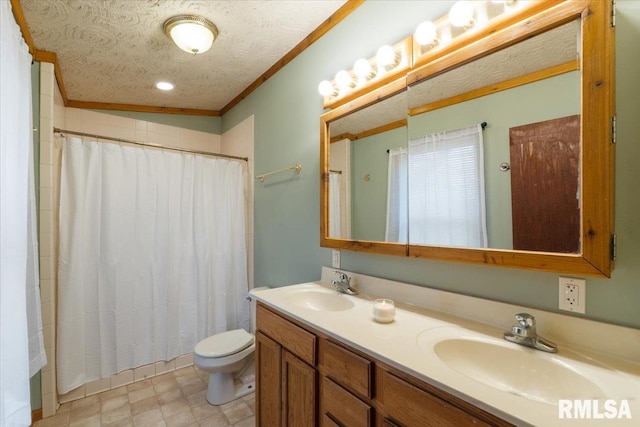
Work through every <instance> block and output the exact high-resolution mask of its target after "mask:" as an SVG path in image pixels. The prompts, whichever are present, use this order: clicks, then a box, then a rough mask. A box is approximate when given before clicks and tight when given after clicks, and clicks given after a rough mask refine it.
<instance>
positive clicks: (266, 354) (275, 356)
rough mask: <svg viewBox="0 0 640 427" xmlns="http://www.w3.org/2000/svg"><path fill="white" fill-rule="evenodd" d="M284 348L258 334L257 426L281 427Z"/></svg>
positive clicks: (256, 356)
mask: <svg viewBox="0 0 640 427" xmlns="http://www.w3.org/2000/svg"><path fill="white" fill-rule="evenodd" d="M281 352H282V347H281V346H280V345H279V344H278V343H277V342H275V341H273V340H272V339H270V338H268V337H267V336H266V335H264V334H262V333H260V332H257V333H256V353H255V366H256V384H257V388H256V425H257V426H261V427H278V426H280V420H281V418H282V417H281V412H280V408H281V406H280V396H281V388H280V385H281V372H280V369H281V366H282V365H281Z"/></svg>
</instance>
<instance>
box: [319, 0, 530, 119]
mask: <svg viewBox="0 0 640 427" xmlns="http://www.w3.org/2000/svg"><path fill="white" fill-rule="evenodd" d="M526 3H529V2H528V1H524V0H520V1H517V0H480V1H478V0H476V1H469V0H460V1H457V2H455V3H454V4H453V6H452V7H451V10H450V11H449V14H448V15H445V16H443V17H441V18H440V19H438V20H437V21H435V22H430V21H425V22H423V23H421V24H420V25H418V27H417V28H416V30H415V32H414V34H413V35H412V36H409V37H407V38H406V39H405V40H403V41H401V42H399V43H397V44H395V45H393V46H389V45H385V46H382V47H380V48H379V49H378V52H377V53H376V56H375V57H373V58H370V59H364V58H361V59H358V60H357V61H356V62H355V64H354V66H353V69H352V70H341V71H338V73H337V74H336V76H335V78H334V79H333V80H323V81H322V82H320V84H319V85H318V92H320V95H322V96H323V98H324V103H323V106H324V108H333V107H336V106H338V105H340V104H343V103H345V102H347V101H349V100H351V99H354V98H355V97H357V96H358V95H360V94H362V93H363V92H364V89H367V90H373V89H375V88H377V87H380V86H382V85H383V84H385V83H388V82H390V81H391V80H392V79H393V78H395V77H398V76H399V75H400V72H401V71H404V70H407V69H411V68H414V67H416V66H417V65H422V64H424V63H426V62H428V58H431V57H432V55H426V54H427V53H431V52H432V51H434V53H435V51H437V50H439V49H440V48H443V47H444V46H447V45H448V44H449V43H450V42H451V41H452V40H453V39H454V38H456V37H459V36H461V35H462V34H465V33H469V32H471V30H473V31H474V32H475V31H477V30H478V29H479V28H481V27H483V26H484V25H486V23H487V22H489V21H490V20H492V19H494V18H496V17H498V16H500V15H504V14H508V13H511V12H513V11H515V10H516V9H518V7H519V6H520V5H522V4H526ZM409 46H412V47H413V49H410V48H409ZM423 55H425V56H424V57H423Z"/></svg>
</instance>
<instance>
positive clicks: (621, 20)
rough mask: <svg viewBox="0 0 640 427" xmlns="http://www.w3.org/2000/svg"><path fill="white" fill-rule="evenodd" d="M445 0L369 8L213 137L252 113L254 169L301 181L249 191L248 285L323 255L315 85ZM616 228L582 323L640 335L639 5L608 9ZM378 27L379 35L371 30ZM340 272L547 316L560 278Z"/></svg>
mask: <svg viewBox="0 0 640 427" xmlns="http://www.w3.org/2000/svg"><path fill="white" fill-rule="evenodd" d="M452 4H453V1H439V2H427V1H421V2H418V1H409V2H403V1H368V2H365V3H364V4H363V5H362V6H360V7H359V8H358V9H357V10H356V11H355V12H353V13H352V14H351V15H349V16H348V17H347V18H346V19H345V20H344V21H342V22H341V23H339V24H338V25H337V26H336V27H335V28H333V29H332V30H331V31H330V32H329V33H327V34H326V35H325V36H323V37H322V38H321V39H320V40H318V41H317V42H316V43H314V44H313V45H312V46H311V47H310V48H309V49H307V50H306V51H305V52H304V53H303V54H301V55H300V56H298V57H297V58H296V59H295V60H294V61H292V62H291V63H290V64H288V65H287V66H286V67H285V68H284V69H283V70H281V71H280V72H278V73H277V74H276V75H275V76H273V77H272V78H270V79H269V80H268V81H267V82H266V83H264V84H263V85H262V86H260V87H259V88H258V89H257V90H256V91H255V92H254V93H252V94H251V95H250V96H249V97H247V98H246V99H245V100H243V101H242V102H241V103H240V104H238V105H237V106H236V107H235V108H234V109H233V110H231V111H230V112H229V113H227V114H226V115H225V116H224V117H223V120H222V128H223V131H224V130H227V129H230V128H232V127H233V126H234V125H235V124H237V123H239V122H241V121H242V120H243V119H245V118H247V117H248V116H250V115H252V114H254V115H255V159H256V164H255V168H256V173H262V172H268V171H270V170H275V169H279V168H282V167H285V166H288V165H290V164H294V163H297V162H300V163H301V164H302V166H303V171H302V174H301V175H300V176H295V177H290V176H287V175H286V174H283V175H278V176H277V177H270V178H269V179H267V180H265V182H264V183H263V184H260V183H258V182H256V185H255V283H256V285H271V286H283V285H289V284H293V283H300V282H305V281H309V280H317V279H319V277H320V267H321V266H322V265H331V250H330V249H326V248H321V247H320V245H319V228H320V226H319V223H320V222H319V221H320V208H319V197H320V196H319V187H320V182H319V181H320V179H319V176H320V173H319V116H320V114H322V112H323V110H322V99H321V98H320V95H318V92H317V89H316V88H317V86H318V82H319V81H321V80H324V79H327V78H331V77H332V76H333V75H335V73H336V71H337V70H340V69H342V68H351V67H352V64H353V62H354V61H355V59H357V58H359V57H370V56H373V55H374V53H375V51H376V49H377V48H378V47H379V46H380V45H382V44H384V43H389V42H395V41H397V40H400V39H401V38H403V37H405V36H407V35H409V34H410V33H411V32H412V31H413V29H414V28H415V27H416V25H417V24H418V23H419V22H420V21H422V20H425V19H435V18H437V17H439V16H441V15H443V14H444V13H446V12H447V11H448V9H449V8H450V7H451V5H452ZM617 9H618V15H617V53H616V55H617V110H618V144H617V158H618V161H617V170H616V228H617V234H618V261H617V267H616V270H615V271H614V273H613V276H612V278H611V279H594V278H587V317H589V318H592V319H597V320H601V321H606V322H611V323H617V324H622V325H629V326H633V327H640V310H638V304H639V302H640V283H638V282H639V281H640V262H638V259H640V234H639V230H640V215H638V212H640V196H639V193H638V190H637V187H638V183H639V182H640V168H638V167H637V163H638V160H639V159H640V120H638V108H637V106H638V99H640V84H639V83H638V80H637V70H638V69H640V44H639V43H637V41H638V40H640V2H635V1H625V0H619V1H618V2H617ZM381 29H382V31H381ZM341 258H342V267H343V268H344V269H347V270H352V271H357V272H362V273H366V274H370V275H373V276H379V277H384V278H389V279H393V280H398V281H402V282H408V283H413V284H417V285H422V286H429V287H433V288H440V289H445V290H449V291H453V292H458V293H463V294H468V295H475V296H479V297H483V298H488V299H493V300H499V301H506V302H510V303H514V304H522V305H525V306H531V307H536V308H540V309H546V310H551V311H558V310H557V304H558V302H557V300H558V276H559V275H558V274H553V273H541V272H534V271H526V270H517V269H507V268H498V267H490V266H483V265H466V264H458V263H452V262H439V261H431V260H420V259H411V258H402V257H393V256H383V255H372V254H365V253H358V252H349V251H343V252H342V256H341Z"/></svg>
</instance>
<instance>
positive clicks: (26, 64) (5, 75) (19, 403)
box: [0, 0, 46, 426]
mask: <svg viewBox="0 0 640 427" xmlns="http://www.w3.org/2000/svg"><path fill="white" fill-rule="evenodd" d="M31 115H32V110H31V55H30V54H29V50H28V48H27V45H26V43H25V42H24V40H23V39H22V35H21V33H20V29H19V27H18V25H17V24H16V22H15V20H14V18H13V14H12V13H11V6H10V3H9V2H8V1H6V0H2V1H0V425H1V426H27V425H29V424H30V423H31V405H30V395H29V377H30V374H31V373H36V372H37V371H39V370H40V369H41V368H42V367H43V366H44V365H45V364H46V356H45V352H44V345H43V341H42V322H41V318H40V299H39V297H40V293H39V292H40V290H39V288H38V286H39V277H38V259H37V254H38V243H37V229H36V225H37V224H36V221H35V218H36V215H35V184H34V178H33V172H34V166H33V131H32V118H31Z"/></svg>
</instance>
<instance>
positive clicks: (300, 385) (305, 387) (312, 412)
mask: <svg viewBox="0 0 640 427" xmlns="http://www.w3.org/2000/svg"><path fill="white" fill-rule="evenodd" d="M316 382H317V381H316V370H315V369H314V368H312V367H311V366H309V365H307V364H306V363H304V362H303V361H301V360H300V359H298V358H297V357H296V356H294V355H293V354H291V353H289V352H288V351H286V350H284V349H283V350H282V426H283V427H285V426H288V427H305V426H309V427H312V426H315V423H316V389H317V388H316ZM274 394H275V393H274ZM265 426H266V424H265Z"/></svg>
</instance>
